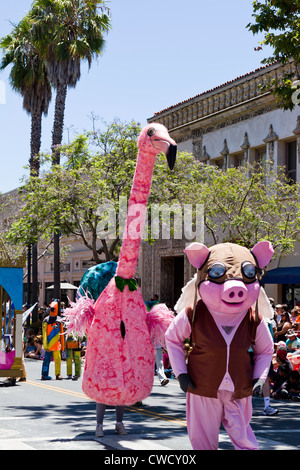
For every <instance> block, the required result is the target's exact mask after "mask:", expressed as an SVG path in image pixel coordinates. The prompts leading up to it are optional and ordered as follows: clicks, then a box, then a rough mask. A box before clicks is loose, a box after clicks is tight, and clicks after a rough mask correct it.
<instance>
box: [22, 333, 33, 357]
mask: <svg viewBox="0 0 300 470" xmlns="http://www.w3.org/2000/svg"><path fill="white" fill-rule="evenodd" d="M34 351H35V345H34V336H29V338H28V339H27V341H26V343H25V348H24V357H28V356H29V354H30V353H31V352H34Z"/></svg>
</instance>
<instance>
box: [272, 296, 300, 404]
mask: <svg viewBox="0 0 300 470" xmlns="http://www.w3.org/2000/svg"><path fill="white" fill-rule="evenodd" d="M269 300H270V302H271V305H272V307H273V309H274V316H273V318H272V319H271V320H270V321H269V328H270V331H271V334H272V336H273V338H274V355H273V361H272V365H271V368H270V372H269V382H270V397H271V398H273V399H275V400H292V401H300V372H299V368H300V304H299V305H298V304H296V305H295V306H294V307H293V308H289V306H288V305H286V304H278V305H274V300H273V299H271V298H270V299H269Z"/></svg>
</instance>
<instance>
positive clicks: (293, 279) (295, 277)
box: [262, 266, 300, 284]
mask: <svg viewBox="0 0 300 470" xmlns="http://www.w3.org/2000/svg"><path fill="white" fill-rule="evenodd" d="M262 283H263V284H300V266H292V267H290V268H276V269H271V270H270V271H267V273H266V275H265V276H264V277H263V279H262Z"/></svg>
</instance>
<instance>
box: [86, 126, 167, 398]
mask: <svg viewBox="0 0 300 470" xmlns="http://www.w3.org/2000/svg"><path fill="white" fill-rule="evenodd" d="M149 129H151V130H152V131H153V133H148V130H149ZM174 144H175V142H174V141H173V140H172V139H171V138H170V136H169V135H168V132H167V129H166V128H165V127H164V126H162V125H161V124H153V125H149V126H146V127H145V128H144V129H143V130H142V132H141V134H140V137H139V141H138V146H139V153H138V159H137V164H136V170H135V174H134V179H133V185H132V188H131V193H130V199H129V204H128V214H127V223H126V229H125V233H124V237H123V242H122V247H121V251H120V256H119V261H118V266H117V271H116V276H119V277H121V278H123V279H130V278H132V277H133V276H134V275H135V272H136V267H137V262H138V257H139V250H140V243H141V236H142V233H143V227H144V221H145V216H146V205H147V200H148V196H149V193H150V189H151V184H152V174H153V168H154V164H155V158H156V155H157V154H158V153H160V152H162V151H163V152H165V153H166V152H167V150H168V149H169V146H170V145H173V146H174ZM175 145H176V144H175ZM94 311H95V315H94V318H93V321H92V324H91V326H90V328H89V331H88V343H87V351H86V360H85V369H84V376H83V381H82V389H83V391H84V392H85V393H86V395H88V396H89V397H90V398H92V399H93V400H95V401H97V402H101V403H105V404H107V405H132V404H134V403H136V402H137V401H141V400H143V399H144V398H146V397H147V396H148V395H149V394H150V392H151V389H152V386H153V378H154V361H155V350H154V346H153V343H152V340H151V337H150V333H149V329H148V325H147V321H146V317H147V310H146V306H145V303H144V299H143V297H142V295H141V292H140V289H139V288H138V289H137V290H134V291H130V290H129V288H128V286H127V285H125V287H124V290H123V292H121V291H120V290H119V289H118V288H117V287H116V283H115V278H112V279H111V281H110V282H109V284H108V285H107V286H106V288H105V289H104V290H103V291H102V293H101V294H100V296H99V297H98V299H97V301H96V303H95V305H94ZM121 327H124V328H125V335H124V331H123V335H122V331H121ZM155 334H156V335H157V334H158V329H157V328H156V332H155Z"/></svg>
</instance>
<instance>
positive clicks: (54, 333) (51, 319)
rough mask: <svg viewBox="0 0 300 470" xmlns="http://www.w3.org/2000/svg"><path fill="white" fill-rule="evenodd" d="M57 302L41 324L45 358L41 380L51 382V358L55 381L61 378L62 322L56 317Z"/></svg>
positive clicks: (52, 305)
mask: <svg viewBox="0 0 300 470" xmlns="http://www.w3.org/2000/svg"><path fill="white" fill-rule="evenodd" d="M58 307H59V304H58V301H57V300H54V301H53V302H51V304H50V314H49V315H48V316H47V317H46V318H45V319H44V321H43V323H42V331H43V348H44V350H45V356H44V360H43V365H42V380H51V379H52V377H51V376H50V375H49V366H50V361H51V358H52V356H53V358H54V363H55V376H56V380H62V376H61V351H63V350H64V328H63V321H62V319H61V318H59V317H58Z"/></svg>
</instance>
